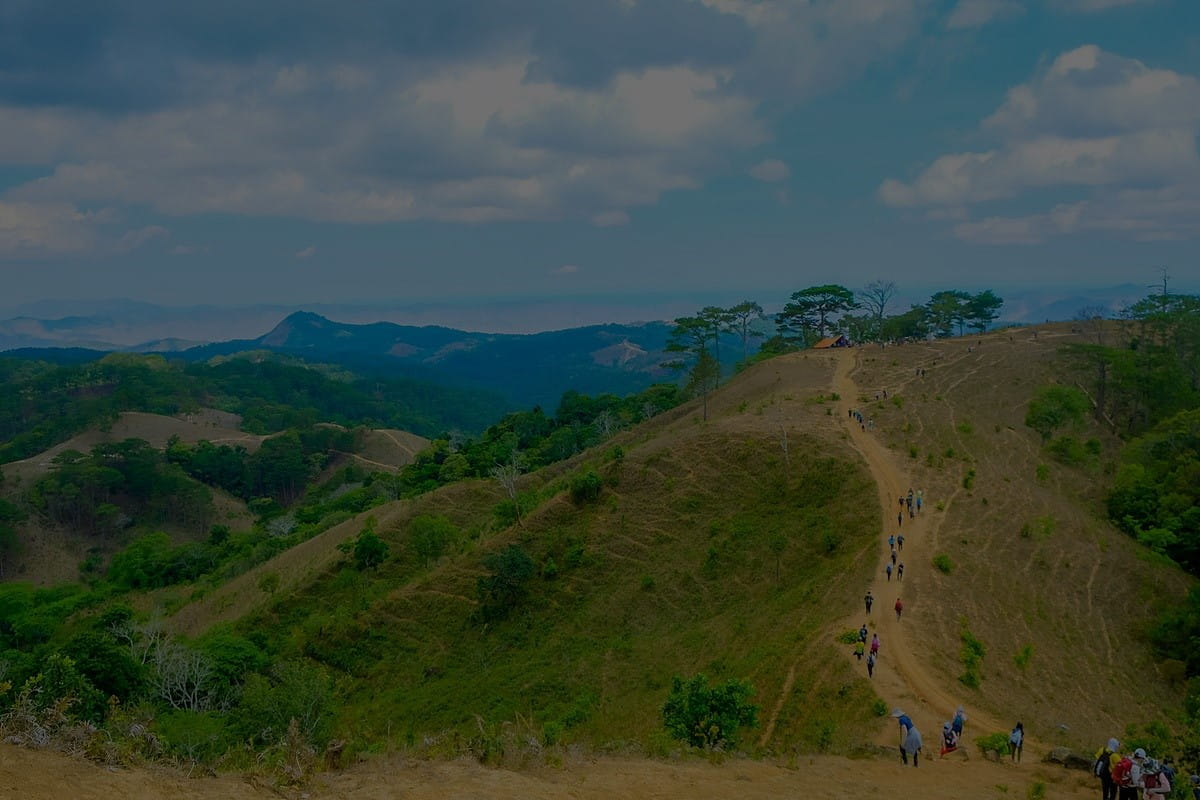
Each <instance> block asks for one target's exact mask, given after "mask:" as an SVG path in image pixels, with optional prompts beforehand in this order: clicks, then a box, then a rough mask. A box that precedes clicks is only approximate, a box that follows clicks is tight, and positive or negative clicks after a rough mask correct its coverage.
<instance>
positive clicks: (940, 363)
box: [853, 324, 1192, 747]
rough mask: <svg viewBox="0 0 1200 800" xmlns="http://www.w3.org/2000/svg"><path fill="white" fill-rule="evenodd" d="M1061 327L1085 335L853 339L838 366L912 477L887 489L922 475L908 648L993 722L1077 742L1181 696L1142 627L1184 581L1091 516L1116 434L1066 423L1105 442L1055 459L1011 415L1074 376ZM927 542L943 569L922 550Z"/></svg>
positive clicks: (907, 583)
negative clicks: (972, 643) (969, 666)
mask: <svg viewBox="0 0 1200 800" xmlns="http://www.w3.org/2000/svg"><path fill="white" fill-rule="evenodd" d="M1072 341H1082V339H1081V338H1080V337H1078V336H1077V335H1076V334H1073V333H1072V332H1071V326H1070V325H1069V324H1062V325H1056V326H1046V327H1043V328H1039V330H1038V331H1037V332H1036V333H1035V332H1034V331H1031V330H1028V329H1022V330H1015V331H1011V332H1009V331H1006V332H999V333H993V334H989V335H986V336H982V337H967V338H964V339H955V340H948V341H940V342H933V343H927V344H917V345H905V346H902V347H889V348H886V349H879V348H864V349H862V350H861V351H860V352H859V353H858V354H857V363H858V368H857V369H856V371H855V372H854V375H853V377H854V379H855V381H856V383H857V385H858V387H859V388H860V397H859V398H857V399H856V400H857V403H856V404H857V405H858V406H859V407H861V408H862V409H863V413H864V414H865V415H866V416H868V417H870V418H871V419H873V420H874V426H875V427H874V431H873V432H872V433H869V434H867V435H868V436H871V437H872V438H874V439H876V440H877V441H879V442H880V443H881V444H882V445H884V446H885V447H887V448H888V449H889V451H890V454H891V462H892V464H893V465H895V467H896V468H897V469H898V470H899V472H900V473H901V474H903V475H906V476H907V477H908V479H909V480H908V482H907V485H902V486H901V491H907V489H908V488H910V487H913V488H916V489H923V490H924V496H925V511H924V512H923V514H922V518H921V520H920V523H921V525H922V527H921V528H919V529H916V530H918V531H919V532H918V533H916V535H915V536H914V535H913V529H912V526H910V530H908V531H906V530H905V529H904V528H900V529H899V530H900V531H901V532H907V533H909V534H910V539H909V541H910V542H913V543H915V544H918V547H919V550H918V551H917V552H920V553H921V554H922V555H923V558H922V559H921V560H919V561H916V562H915V563H914V562H913V561H912V558H911V555H915V553H912V554H910V559H909V563H908V570H907V572H906V574H905V577H904V587H903V588H904V597H905V600H906V611H905V618H904V626H905V628H906V636H907V641H908V643H909V645H910V647H911V649H912V652H913V655H914V657H915V659H916V660H917V662H918V663H919V664H920V665H921V667H922V668H924V669H925V670H928V671H929V673H931V674H932V675H933V676H936V678H937V680H938V683H939V684H940V685H941V686H943V687H946V688H947V689H948V690H949V691H950V693H951V694H952V695H953V696H954V697H957V698H958V701H959V702H962V703H965V704H967V706H968V707H970V706H972V705H974V706H976V707H982V708H984V709H986V710H987V712H988V713H989V714H990V715H991V716H992V717H994V718H995V719H996V720H998V721H999V722H1002V723H1003V724H1004V725H1005V727H1011V725H1012V724H1013V723H1015V722H1016V721H1017V720H1022V721H1024V723H1025V726H1026V729H1027V730H1029V731H1031V732H1032V735H1034V736H1036V737H1038V738H1040V739H1041V740H1042V741H1044V742H1056V743H1057V742H1063V743H1069V744H1074V745H1077V746H1080V747H1087V746H1091V745H1092V744H1093V743H1094V742H1098V741H1104V740H1105V739H1107V738H1108V737H1110V736H1121V735H1123V732H1124V730H1125V727H1126V725H1128V724H1130V723H1137V724H1141V723H1144V722H1147V721H1149V720H1150V719H1152V718H1154V717H1156V716H1161V715H1160V714H1156V713H1155V709H1171V708H1173V707H1177V706H1178V704H1179V702H1180V699H1181V695H1180V690H1181V687H1177V686H1175V687H1173V686H1172V685H1171V679H1172V678H1173V677H1174V676H1176V675H1178V674H1181V673H1172V672H1171V670H1170V668H1169V667H1168V668H1166V669H1164V668H1163V665H1162V664H1160V663H1158V662H1157V660H1156V659H1155V658H1154V657H1153V656H1152V654H1151V653H1150V650H1149V648H1148V646H1147V644H1146V631H1147V629H1148V628H1149V626H1150V625H1151V624H1153V622H1154V620H1155V619H1156V617H1157V616H1158V613H1159V612H1160V611H1161V610H1162V609H1163V608H1164V607H1165V606H1166V605H1167V604H1170V603H1172V602H1175V601H1176V600H1177V599H1178V598H1182V596H1183V594H1184V592H1185V591H1186V587H1187V586H1189V585H1191V583H1192V579H1191V578H1189V577H1188V576H1186V575H1185V574H1184V573H1183V572H1182V571H1181V570H1179V569H1178V568H1176V567H1173V566H1170V565H1166V564H1164V563H1163V562H1162V561H1161V560H1160V559H1157V558H1155V557H1153V556H1152V555H1151V554H1149V553H1148V552H1147V551H1145V550H1144V548H1142V547H1140V546H1139V545H1137V544H1135V543H1134V542H1133V541H1132V540H1131V539H1129V537H1127V536H1125V535H1124V534H1122V533H1120V532H1119V531H1118V530H1116V529H1115V528H1114V527H1113V526H1112V525H1110V524H1109V523H1108V522H1107V521H1106V520H1105V518H1104V509H1103V503H1102V500H1103V494H1104V487H1105V485H1106V484H1107V482H1108V480H1109V474H1110V472H1111V464H1112V460H1113V458H1114V456H1115V452H1116V449H1117V447H1118V442H1116V441H1115V440H1114V439H1113V438H1111V437H1110V436H1108V435H1106V434H1105V433H1104V432H1103V431H1102V430H1100V429H1099V428H1087V429H1084V430H1082V431H1074V432H1073V433H1074V435H1075V436H1077V437H1078V438H1080V439H1081V440H1082V439H1084V438H1088V437H1094V438H1097V439H1098V440H1099V441H1100V442H1101V445H1102V450H1101V454H1100V455H1099V457H1097V458H1095V459H1094V460H1092V461H1090V462H1088V463H1085V464H1082V465H1079V466H1066V465H1063V464H1061V463H1059V462H1058V461H1056V460H1054V459H1053V458H1052V457H1051V456H1050V455H1049V454H1048V453H1047V452H1046V451H1045V450H1044V449H1043V447H1042V443H1041V440H1040V437H1039V435H1038V434H1037V433H1036V432H1034V431H1033V430H1031V429H1029V428H1027V427H1026V426H1025V424H1024V418H1025V413H1026V411H1027V408H1028V403H1029V400H1030V398H1031V397H1032V396H1033V394H1034V392H1036V391H1037V390H1038V389H1039V388H1041V387H1043V386H1046V385H1048V384H1050V383H1052V382H1062V383H1066V384H1071V385H1075V383H1076V381H1077V379H1079V380H1080V382H1082V376H1077V375H1075V374H1074V373H1073V371H1072V369H1071V366H1070V362H1069V360H1067V359H1066V358H1064V356H1063V355H1062V353H1061V351H1060V350H1061V348H1062V346H1063V345H1065V344H1067V343H1069V342H1072ZM918 370H921V371H922V372H921V374H918V372H917V371H918ZM884 390H886V391H887V395H888V396H887V399H886V400H884V399H883V396H882V392H883V391H884ZM877 392H878V393H880V394H879V396H880V399H879V400H878V401H876V400H875V397H876V393H877ZM892 502H893V503H895V501H894V500H893V501H892ZM895 521H896V520H895V518H894V517H892V518H891V527H892V528H895ZM885 523H886V520H885ZM905 525H909V521H908V520H907V519H906V520H905ZM906 549H911V548H910V546H909V544H908V542H906ZM881 553H882V551H881ZM937 555H945V556H947V557H948V558H949V562H950V564H951V565H952V567H951V571H950V573H949V574H943V573H942V572H941V571H939V570H937V569H936V568H935V567H934V566H933V564H932V563H931V562H932V558H933V557H935V556H937ZM881 558H882V555H881ZM880 563H881V565H882V560H881V562H880ZM964 630H967V631H970V632H971V634H973V635H974V636H975V637H977V638H978V639H979V640H980V641H981V642H982V643H983V644H984V646H985V648H986V654H985V655H984V657H983V659H982V663H981V668H980V675H981V678H982V680H981V684H980V687H979V688H978V689H977V690H976V689H970V688H968V687H966V686H964V685H963V684H962V682H960V681H959V676H961V675H962V674H963V673H964V667H963V664H962V661H961V658H960V654H961V650H962V646H963V640H962V634H963V631H964ZM1026 648H1029V649H1028V650H1026ZM1026 654H1027V655H1026ZM1022 661H1023V662H1024V665H1022V664H1021V662H1022ZM952 711H953V706H952V705H951V706H949V707H946V708H944V709H940V713H941V714H943V715H945V716H944V718H945V719H948V718H949V714H950V713H951V712H952Z"/></svg>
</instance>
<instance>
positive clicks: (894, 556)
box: [892, 547, 896, 565]
mask: <svg viewBox="0 0 1200 800" xmlns="http://www.w3.org/2000/svg"><path fill="white" fill-rule="evenodd" d="M895 563H896V548H894V547H893V548H892V564H893V565H894V564H895Z"/></svg>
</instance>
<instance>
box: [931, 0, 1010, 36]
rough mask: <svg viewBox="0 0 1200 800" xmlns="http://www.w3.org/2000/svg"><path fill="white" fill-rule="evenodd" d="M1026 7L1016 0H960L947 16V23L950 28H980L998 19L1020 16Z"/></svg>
mask: <svg viewBox="0 0 1200 800" xmlns="http://www.w3.org/2000/svg"><path fill="white" fill-rule="evenodd" d="M1024 13H1025V8H1024V6H1022V5H1021V4H1020V3H1018V2H1017V1H1016V0H959V2H958V5H956V6H955V7H954V10H953V11H951V12H950V16H948V17H946V22H945V25H946V27H947V28H948V29H950V30H961V29H964V28H980V27H983V26H984V25H987V24H988V23H990V22H996V21H997V20H1002V19H1009V18H1012V17H1019V16H1021V15H1022V14H1024Z"/></svg>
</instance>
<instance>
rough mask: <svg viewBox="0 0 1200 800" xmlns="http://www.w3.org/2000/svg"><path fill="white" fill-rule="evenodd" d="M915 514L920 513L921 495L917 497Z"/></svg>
mask: <svg viewBox="0 0 1200 800" xmlns="http://www.w3.org/2000/svg"><path fill="white" fill-rule="evenodd" d="M917 513H918V514H920V513H921V495H917Z"/></svg>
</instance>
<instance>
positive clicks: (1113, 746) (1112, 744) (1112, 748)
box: [1108, 739, 1121, 753]
mask: <svg viewBox="0 0 1200 800" xmlns="http://www.w3.org/2000/svg"><path fill="white" fill-rule="evenodd" d="M1120 747H1121V743H1120V742H1118V741H1117V740H1116V739H1109V740H1108V750H1109V752H1112V753H1115V752H1117V750H1118V749H1119V748H1120Z"/></svg>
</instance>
